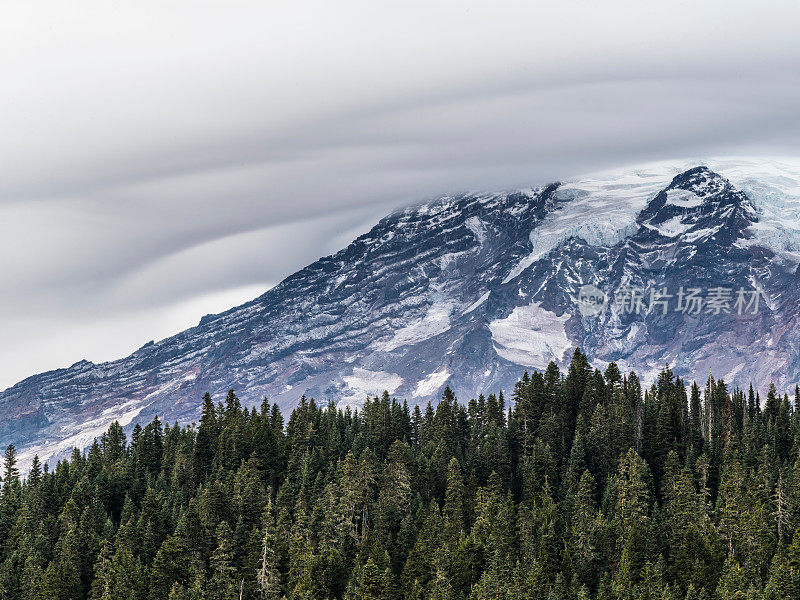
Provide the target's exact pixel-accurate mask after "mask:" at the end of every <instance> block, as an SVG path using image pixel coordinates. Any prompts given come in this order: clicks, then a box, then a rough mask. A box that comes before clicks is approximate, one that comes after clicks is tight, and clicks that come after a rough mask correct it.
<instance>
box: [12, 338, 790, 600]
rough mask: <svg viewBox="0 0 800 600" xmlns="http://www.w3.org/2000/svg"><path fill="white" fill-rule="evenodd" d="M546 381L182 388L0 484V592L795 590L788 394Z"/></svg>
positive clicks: (434, 594) (666, 377)
mask: <svg viewBox="0 0 800 600" xmlns="http://www.w3.org/2000/svg"><path fill="white" fill-rule="evenodd" d="M793 400H794V401H793V402H791V401H790V398H789V396H788V395H787V394H785V393H783V394H781V393H779V392H778V391H777V390H776V388H775V387H774V386H772V385H770V386H769V391H768V393H767V395H766V398H765V399H764V400H763V402H762V398H761V397H760V396H759V394H758V393H756V392H755V391H754V389H753V387H752V386H751V387H750V389H749V390H742V389H738V388H734V389H729V387H728V386H727V385H726V384H725V382H724V381H723V380H721V379H714V378H713V377H709V379H708V381H707V382H706V383H705V385H704V387H702V388H701V387H699V386H698V385H697V384H696V383H692V384H691V385H688V384H687V382H685V381H683V380H682V379H681V378H679V377H676V376H675V375H674V374H673V373H672V372H671V371H670V370H669V368H664V369H663V371H661V373H660V374H659V376H658V379H657V381H656V382H655V383H654V384H653V385H652V386H651V387H649V388H645V389H643V385H642V383H641V381H640V379H639V377H638V376H637V375H636V374H635V373H633V372H631V373H628V374H623V373H621V372H620V370H619V368H618V367H617V365H616V364H614V363H611V364H609V365H608V366H607V368H606V369H605V370H604V371H600V370H598V369H595V368H592V366H591V365H590V363H589V361H588V360H587V357H586V356H585V355H584V354H583V353H582V352H581V351H580V350H579V349H578V350H575V352H574V354H573V357H572V360H571V363H570V365H569V367H568V369H567V370H566V372H562V371H561V370H560V369H559V368H558V366H556V365H555V364H553V363H551V364H550V365H549V366H548V367H547V368H546V369H545V370H544V371H543V372H538V371H536V372H532V373H530V374H529V373H525V374H524V375H523V376H522V378H521V379H520V380H519V381H518V382H517V384H516V386H515V388H514V390H513V394H512V395H511V398H510V400H509V401H508V404H509V406H506V402H507V401H506V398H505V397H504V395H503V393H502V392H500V393H499V394H497V395H494V394H492V395H489V396H488V397H485V398H484V397H483V396H479V397H478V398H476V399H472V400H470V401H469V402H467V403H459V402H458V401H457V399H456V398H455V396H454V395H453V393H452V391H451V390H450V389H449V388H447V389H445V391H444V393H443V394H442V397H441V399H440V400H439V401H438V403H437V404H436V405H435V406H434V405H432V404H430V403H429V404H428V405H427V406H425V407H420V406H414V407H413V408H412V407H409V405H408V404H407V403H406V402H398V401H397V400H395V399H392V398H390V396H389V394H388V393H384V394H383V396H382V397H379V398H378V397H376V398H372V399H368V400H367V401H366V403H365V404H364V406H363V408H362V409H360V410H357V411H355V410H351V409H350V408H346V409H344V410H341V409H339V410H337V409H336V407H335V406H334V405H333V404H329V405H327V406H318V405H317V404H316V403H315V402H314V400H307V399H306V398H305V397H304V398H302V399H301V400H300V402H299V404H298V406H297V407H296V408H295V409H294V410H293V411H292V412H291V415H290V416H289V418H288V421H286V422H284V418H283V416H282V414H281V411H280V410H279V408H278V406H277V405H275V404H270V403H269V402H268V401H267V400H264V401H263V403H262V404H261V405H260V406H259V407H254V408H252V409H251V408H247V407H243V405H242V403H241V402H240V400H239V399H238V398H237V396H236V394H235V393H234V392H233V391H230V392H229V393H228V395H227V398H226V399H225V401H224V402H220V403H218V404H216V403H215V402H214V401H213V399H212V398H211V397H210V396H209V395H208V394H206V396H205V397H204V398H203V404H202V416H201V418H200V420H199V423H198V424H196V425H195V424H192V425H189V426H180V425H172V426H170V425H168V424H166V423H165V424H163V425H162V423H161V422H160V421H159V419H158V418H157V417H156V418H155V419H154V420H153V421H152V422H151V423H149V424H147V425H146V426H145V427H141V426H139V425H137V426H136V427H135V428H134V429H133V430H132V431H131V432H130V435H129V436H128V435H126V433H125V431H124V429H123V427H121V426H120V425H119V423H116V422H115V423H113V424H112V425H111V426H110V427H109V429H108V431H107V432H106V433H105V434H104V435H103V436H102V437H101V438H100V439H98V440H96V441H95V443H94V444H93V445H92V446H91V447H90V448H88V449H87V450H86V451H84V452H81V451H79V450H77V449H75V450H74V451H73V452H72V456H71V457H70V459H69V460H61V461H59V462H58V463H57V464H55V465H54V466H53V468H52V469H50V468H49V467H48V465H42V464H41V463H40V461H39V460H38V458H35V459H34V461H33V464H32V466H31V468H30V470H29V472H28V473H27V475H26V476H25V477H21V476H20V473H19V470H18V467H17V458H16V454H15V450H14V447H13V446H9V447H8V448H7V450H6V452H5V457H4V460H3V474H2V491H1V492H0V598H2V599H4V600H5V599H8V600H45V599H46V600H62V599H63V600H79V599H81V600H82V599H86V598H88V599H91V600H101V599H102V600H109V599H120V600H121V599H132V600H227V599H230V600H234V599H239V598H242V599H253V600H255V599H266V600H282V599H283V598H286V599H287V600H305V599H319V600H324V599H331V600H333V599H346V600H373V599H374V600H406V599H407V600H429V599H430V600H480V599H484V598H486V599H488V598H493V599H494V598H497V599H500V598H508V599H531V600H533V599H542V600H567V599H569V600H579V599H580V600H584V599H602V600H606V599H609V600H610V599H614V600H616V599H656V598H658V599H665V600H667V599H676V600H684V599H686V600H689V599H708V600H712V599H716V598H719V599H728V598H743V599H744V598H746V599H754V600H755V599H762V598H763V599H770V600H771V599H784V598H785V599H789V598H798V597H800V458H799V457H798V449H799V448H800V410H797V406H798V402H799V401H800V390H797V389H795V390H794V399H793Z"/></svg>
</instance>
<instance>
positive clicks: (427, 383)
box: [414, 369, 450, 398]
mask: <svg viewBox="0 0 800 600" xmlns="http://www.w3.org/2000/svg"><path fill="white" fill-rule="evenodd" d="M448 379H450V373H449V372H448V371H447V370H445V369H439V370H438V371H434V372H433V373H431V374H430V375H428V376H427V377H426V378H425V379H423V380H422V381H420V382H419V383H418V384H417V387H416V389H415V390H414V397H415V398H417V397H419V396H430V395H432V394H435V393H436V392H438V391H439V390H440V389H441V388H442V386H443V385H444V384H445V383H447V380H448Z"/></svg>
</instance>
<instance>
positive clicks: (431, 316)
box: [383, 300, 453, 352]
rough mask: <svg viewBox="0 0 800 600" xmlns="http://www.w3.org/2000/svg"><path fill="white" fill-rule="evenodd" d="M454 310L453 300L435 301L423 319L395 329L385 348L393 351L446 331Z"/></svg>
mask: <svg viewBox="0 0 800 600" xmlns="http://www.w3.org/2000/svg"><path fill="white" fill-rule="evenodd" d="M452 312H453V302H452V301H451V300H437V301H434V303H433V304H431V305H430V307H428V311H427V312H426V313H425V316H424V317H423V318H422V319H420V320H419V321H416V322H414V323H411V324H410V325H406V326H405V327H403V328H401V329H398V330H397V331H395V333H394V336H393V337H392V339H391V340H389V341H388V342H386V344H385V346H384V348H383V349H384V350H385V351H387V352H391V351H392V350H395V349H396V348H399V347H400V346H408V345H411V344H418V343H419V342H424V341H425V340H427V339H430V338H432V337H434V336H437V335H439V334H440V333H444V332H445V331H447V330H448V328H449V327H450V314H451V313H452Z"/></svg>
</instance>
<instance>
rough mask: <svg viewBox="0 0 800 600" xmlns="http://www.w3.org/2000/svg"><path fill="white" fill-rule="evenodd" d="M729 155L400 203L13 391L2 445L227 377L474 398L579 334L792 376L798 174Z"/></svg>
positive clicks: (720, 369) (159, 410)
mask: <svg viewBox="0 0 800 600" xmlns="http://www.w3.org/2000/svg"><path fill="white" fill-rule="evenodd" d="M723 166H725V165H723ZM726 169H727V170H730V171H731V172H733V173H734V174H735V178H734V181H742V182H744V183H743V184H742V186H741V188H740V187H737V185H735V184H734V183H731V181H729V180H728V179H726V178H725V177H723V175H721V174H718V173H717V172H715V171H714V170H711V169H710V168H708V167H705V166H699V167H694V168H690V169H688V170H686V169H680V170H678V169H675V168H674V167H672V166H665V165H660V166H655V167H646V168H642V169H638V170H634V171H626V172H621V173H612V174H608V175H603V176H599V177H594V178H584V179H579V180H576V181H573V182H566V183H562V184H552V185H549V186H543V187H541V188H536V189H530V190H524V191H517V192H512V193H496V194H465V195H458V196H453V197H446V198H442V199H440V200H437V201H435V202H432V203H429V204H425V205H421V206H418V207H415V208H410V209H407V210H404V211H400V212H397V213H395V214H392V215H390V216H388V217H386V218H385V219H383V220H382V221H380V222H379V223H378V224H377V225H376V226H375V227H374V228H373V229H372V231H370V232H369V233H367V234H365V235H363V236H361V237H360V238H358V239H357V240H355V241H354V242H353V243H352V244H350V245H349V246H348V247H347V248H345V249H344V250H342V251H340V252H338V253H337V254H334V255H332V256H328V257H325V258H322V259H320V260H318V261H317V262H315V263H314V264H312V265H309V266H308V267H306V268H305V269H303V270H301V271H299V272H297V273H295V274H294V275H292V276H291V277H289V278H287V279H286V280H284V281H283V282H282V283H280V284H279V285H278V286H276V287H275V288H273V289H271V290H269V291H268V292H267V293H265V294H264V295H262V296H261V297H259V298H257V299H255V300H253V301H252V302H248V303H246V304H244V305H242V306H239V307H236V308H234V309H231V310H229V311H227V312H225V313H222V314H219V315H211V316H207V317H204V318H203V319H202V320H201V322H200V323H199V325H198V326H197V327H194V328H192V329H189V330H187V331H185V332H183V333H180V334H178V335H176V336H174V337H171V338H168V339H166V340H162V341H160V342H157V343H155V344H148V345H146V346H144V347H142V348H140V349H139V350H137V351H136V352H134V353H133V354H132V355H131V356H129V357H127V358H125V359H122V360H119V361H114V362H110V363H104V364H92V363H89V362H86V361H82V362H79V363H76V364H74V365H73V366H71V367H69V368H67V369H60V370H57V371H51V372H48V373H43V374H40V375H36V376H34V377H30V378H28V379H26V380H25V381H22V382H21V383H19V384H17V385H15V386H14V387H12V388H9V389H8V390H6V391H4V392H2V393H0V410H2V414H3V415H4V418H3V421H2V423H0V445H5V444H7V443H12V442H13V443H14V444H16V445H17V446H18V447H20V448H21V449H22V450H23V457H26V456H27V457H30V456H32V454H33V453H34V452H39V454H40V455H42V456H43V457H48V456H52V455H54V454H57V453H63V452H65V451H69V449H70V448H71V447H72V446H74V445H77V446H79V447H80V446H85V445H87V444H90V443H91V441H92V439H93V438H94V437H96V436H98V435H100V434H101V433H102V431H104V430H105V428H106V427H107V426H108V424H109V423H110V422H111V421H112V420H113V419H119V420H120V422H122V423H123V424H131V423H133V422H136V421H147V420H150V419H151V418H152V417H153V416H154V415H155V414H158V415H159V416H160V417H161V418H162V419H165V420H168V421H170V422H172V421H175V420H180V421H182V422H191V421H193V420H196V418H197V416H198V408H199V399H200V397H201V396H202V394H203V393H205V392H206V391H209V392H211V393H212V395H216V396H217V397H219V396H221V395H222V394H224V392H225V391H226V390H228V389H229V388H235V389H236V390H237V392H238V394H239V396H240V398H242V400H243V401H244V402H245V403H250V404H255V403H258V402H260V400H261V398H262V397H263V396H268V397H269V398H270V399H271V400H272V401H278V402H279V403H280V404H281V405H282V406H283V407H285V408H289V407H291V406H292V405H293V404H294V403H295V402H296V401H297V399H298V398H299V397H300V395H302V394H306V395H307V396H313V397H314V398H316V399H317V401H318V402H327V401H329V400H333V401H334V402H337V403H340V404H351V405H358V404H360V403H361V402H362V401H363V399H364V398H365V397H366V396H367V395H368V394H369V395H374V394H378V393H380V392H381V391H383V390H384V389H386V390H388V391H389V392H390V393H392V394H393V395H395V396H397V397H398V398H406V399H408V400H409V402H411V403H417V402H427V401H428V400H432V399H435V398H437V397H438V395H439V394H440V393H441V390H442V388H443V387H444V386H445V385H446V384H448V383H449V384H450V385H451V386H452V387H453V388H454V389H455V391H456V393H457V395H459V396H460V397H463V398H465V399H466V398H467V397H470V396H472V395H475V394H476V393H477V392H480V391H486V392H488V391H496V390H497V389H498V388H501V387H502V388H504V389H509V388H511V387H512V386H513V384H514V381H515V380H516V378H517V377H518V376H519V375H520V373H521V371H522V370H523V369H524V368H544V367H545V366H546V365H547V363H548V362H549V361H550V360H555V361H556V362H559V363H561V364H563V363H564V362H565V361H566V360H567V359H568V358H569V355H570V353H571V350H572V348H574V347H575V346H581V347H582V348H583V349H584V350H585V351H586V352H587V354H588V355H589V357H590V358H591V359H592V360H594V361H596V362H598V363H602V362H606V361H610V360H616V361H617V362H618V363H620V366H621V367H622V368H624V369H636V370H637V371H639V372H641V373H643V374H644V375H645V379H646V381H649V380H648V379H647V378H648V377H651V376H652V375H653V374H654V373H655V372H656V371H657V370H658V369H660V368H661V367H663V365H664V364H665V363H669V364H670V365H672V367H673V368H674V369H675V371H676V372H677V373H678V374H680V375H682V376H685V377H688V378H694V379H697V380H698V381H704V380H705V379H706V377H707V376H708V374H709V372H713V373H714V374H715V375H719V376H722V377H724V378H725V379H726V381H728V382H729V383H733V384H738V385H748V384H749V383H750V381H751V380H752V381H754V382H757V383H759V384H763V383H764V382H768V381H774V382H775V383H776V384H778V385H779V386H781V387H783V388H786V387H789V386H794V384H795V383H796V382H797V381H798V377H799V375H800V343H799V342H800V339H798V338H800V327H798V326H797V325H798V323H797V319H798V312H800V307H799V305H798V298H800V288H799V287H798V282H799V281H800V280H799V276H798V270H797V267H798V263H800V257H798V254H797V251H798V250H800V193H795V190H800V184H799V183H798V176H797V173H795V172H793V171H789V172H785V171H780V169H779V167H776V166H775V165H774V164H773V165H772V166H770V167H769V169H767V168H765V167H764V165H760V164H758V163H750V170H749V171H748V164H747V163H745V164H744V165H743V164H736V165H733V166H731V165H730V164H728V165H727V166H725V168H723V169H717V170H718V171H720V172H721V173H723V174H724V173H725V172H726ZM759 169H760V170H759ZM770 169H771V170H770ZM775 169H778V170H779V171H780V172H778V173H777V174H776V172H775ZM759 176H760V177H759ZM587 285H593V286H595V287H596V288H597V289H598V290H601V291H602V292H605V293H606V294H607V295H608V302H607V303H606V304H605V305H603V306H602V307H601V309H600V310H598V311H597V314H588V313H587V312H586V311H585V310H582V309H581V306H580V303H579V297H580V294H581V289H582V288H584V286H587ZM692 290H700V292H697V291H695V292H694V294H693V296H690V293H691V291H692ZM726 290H727V291H726ZM651 294H652V296H651ZM697 297H700V298H702V300H701V302H702V304H698V301H696V300H694V302H695V304H693V305H690V302H692V300H691V298H697ZM756 297H757V298H758V302H759V304H758V306H756V305H755V304H754V303H753V301H754V300H755V298H756ZM745 301H746V302H747V304H745ZM726 302H727V303H726ZM651 303H652V305H653V306H652V307H651V306H650V305H651ZM687 306H689V308H688V309H687ZM740 313H741V314H740Z"/></svg>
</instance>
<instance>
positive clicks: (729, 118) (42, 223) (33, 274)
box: [0, 0, 800, 388]
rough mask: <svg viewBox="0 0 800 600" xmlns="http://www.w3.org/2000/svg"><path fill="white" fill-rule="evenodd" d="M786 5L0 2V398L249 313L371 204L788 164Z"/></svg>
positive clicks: (794, 57)
mask: <svg viewBox="0 0 800 600" xmlns="http://www.w3.org/2000/svg"><path fill="white" fill-rule="evenodd" d="M798 23H800V3H798V2H797V1H796V0H787V1H785V2H781V1H772V2H766V3H755V2H751V1H748V2H742V1H736V0H727V1H708V2H680V1H677V2H676V1H674V0H671V1H668V2H667V1H664V2H642V1H641V0H636V1H633V0H631V1H620V0H604V1H603V2H590V1H589V0H580V1H571V0H553V1H550V0H536V1H530V0H528V1H526V2H497V1H492V2H482V3H476V2H468V1H464V0H459V1H454V2H442V1H432V0H425V1H424V2H415V1H409V0H404V1H403V2H396V3H385V2H374V1H365V2H349V1H340V2H331V1H330V0H325V1H321V2H303V1H293V2H282V1H280V2H279V1H275V0H273V1H267V2H264V1H263V0H260V1H258V2H235V1H226V2H221V1H220V0H217V1H216V2H203V1H198V0H193V1H192V2H180V1H177V0H175V1H172V2H147V1H142V0H137V1H135V2H134V1H130V2H127V1H116V2H107V1H105V0H104V1H102V2H93V1H89V0H83V1H81V2H78V3H64V2H45V1H40V2H27V3H24V2H13V3H5V4H4V5H3V6H2V7H0V81H2V90H3V93H2V94H0V255H1V256H2V257H3V258H2V261H1V262H0V281H2V290H1V291H2V293H0V388H3V387H6V386H7V385H11V384H13V383H15V382H16V381H18V380H20V379H22V378H23V377H26V376H28V375H31V374H33V373H36V372H38V371H42V370H46V369H51V368H56V367H61V366H68V365H69V364H72V363H73V362H75V361H77V360H79V359H82V358H88V359H90V360H94V361H100V360H108V359H112V358H117V357H120V356H124V355H126V354H128V353H130V352H131V351H132V350H134V349H136V348H137V347H138V346H140V345H141V344H143V343H145V342H147V341H148V340H150V339H160V338H162V337H165V336H166V335H169V334H172V333H175V332H177V331H180V330H181V329H184V328H185V327H188V326H191V325H193V324H195V323H196V322H197V320H198V319H199V318H200V317H201V316H202V315H203V314H206V313H208V312H217V311H220V310H223V309H225V308H229V307H230V306H233V305H235V304H238V303H240V302H242V301H245V300H248V299H250V298H252V297H255V296H256V295H258V294H259V293H260V292H262V291H263V290H265V289H267V288H268V287H269V286H271V285H274V283H276V282H277V281H279V280H280V279H282V278H283V277H285V276H286V275H288V274H290V273H292V272H293V271H295V270H296V269H298V268H300V267H302V266H304V265H305V264H307V263H309V262H311V261H312V260H314V259H315V258H317V257H319V256H320V255H323V254H327V253H329V252H332V251H334V250H336V249H338V248H339V247H342V246H344V245H345V244H346V243H347V242H349V241H350V239H351V238H353V237H355V235H356V234H358V233H360V232H362V231H364V230H366V229H367V228H368V227H369V226H370V225H371V224H372V223H373V222H374V221H375V220H377V219H378V218H379V217H380V216H381V215H383V214H385V213H386V212H388V211H389V210H390V209H391V208H393V207H395V206H399V205H402V204H404V203H408V202H410V201H414V200H417V199H420V198H425V197H430V196H435V195H437V194H440V193H443V192H448V191H455V190H462V189H488V188H509V187H515V186H522V185H530V184H534V183H541V182H543V181H551V180H556V179H559V178H563V177H566V176H570V175H574V174H576V173H580V172H585V171H590V170H594V169H597V168H606V167H613V166H616V165H623V164H630V163H634V162H640V161H641V162H644V161H649V160H660V159H669V158H687V157H693V156H704V155H722V154H743V153H744V154H769V155H775V154H790V155H799V154H800V147H798V146H800V135H799V134H800V110H799V109H798V107H799V106H800V36H798V35H797V33H796V29H797V25H798Z"/></svg>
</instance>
